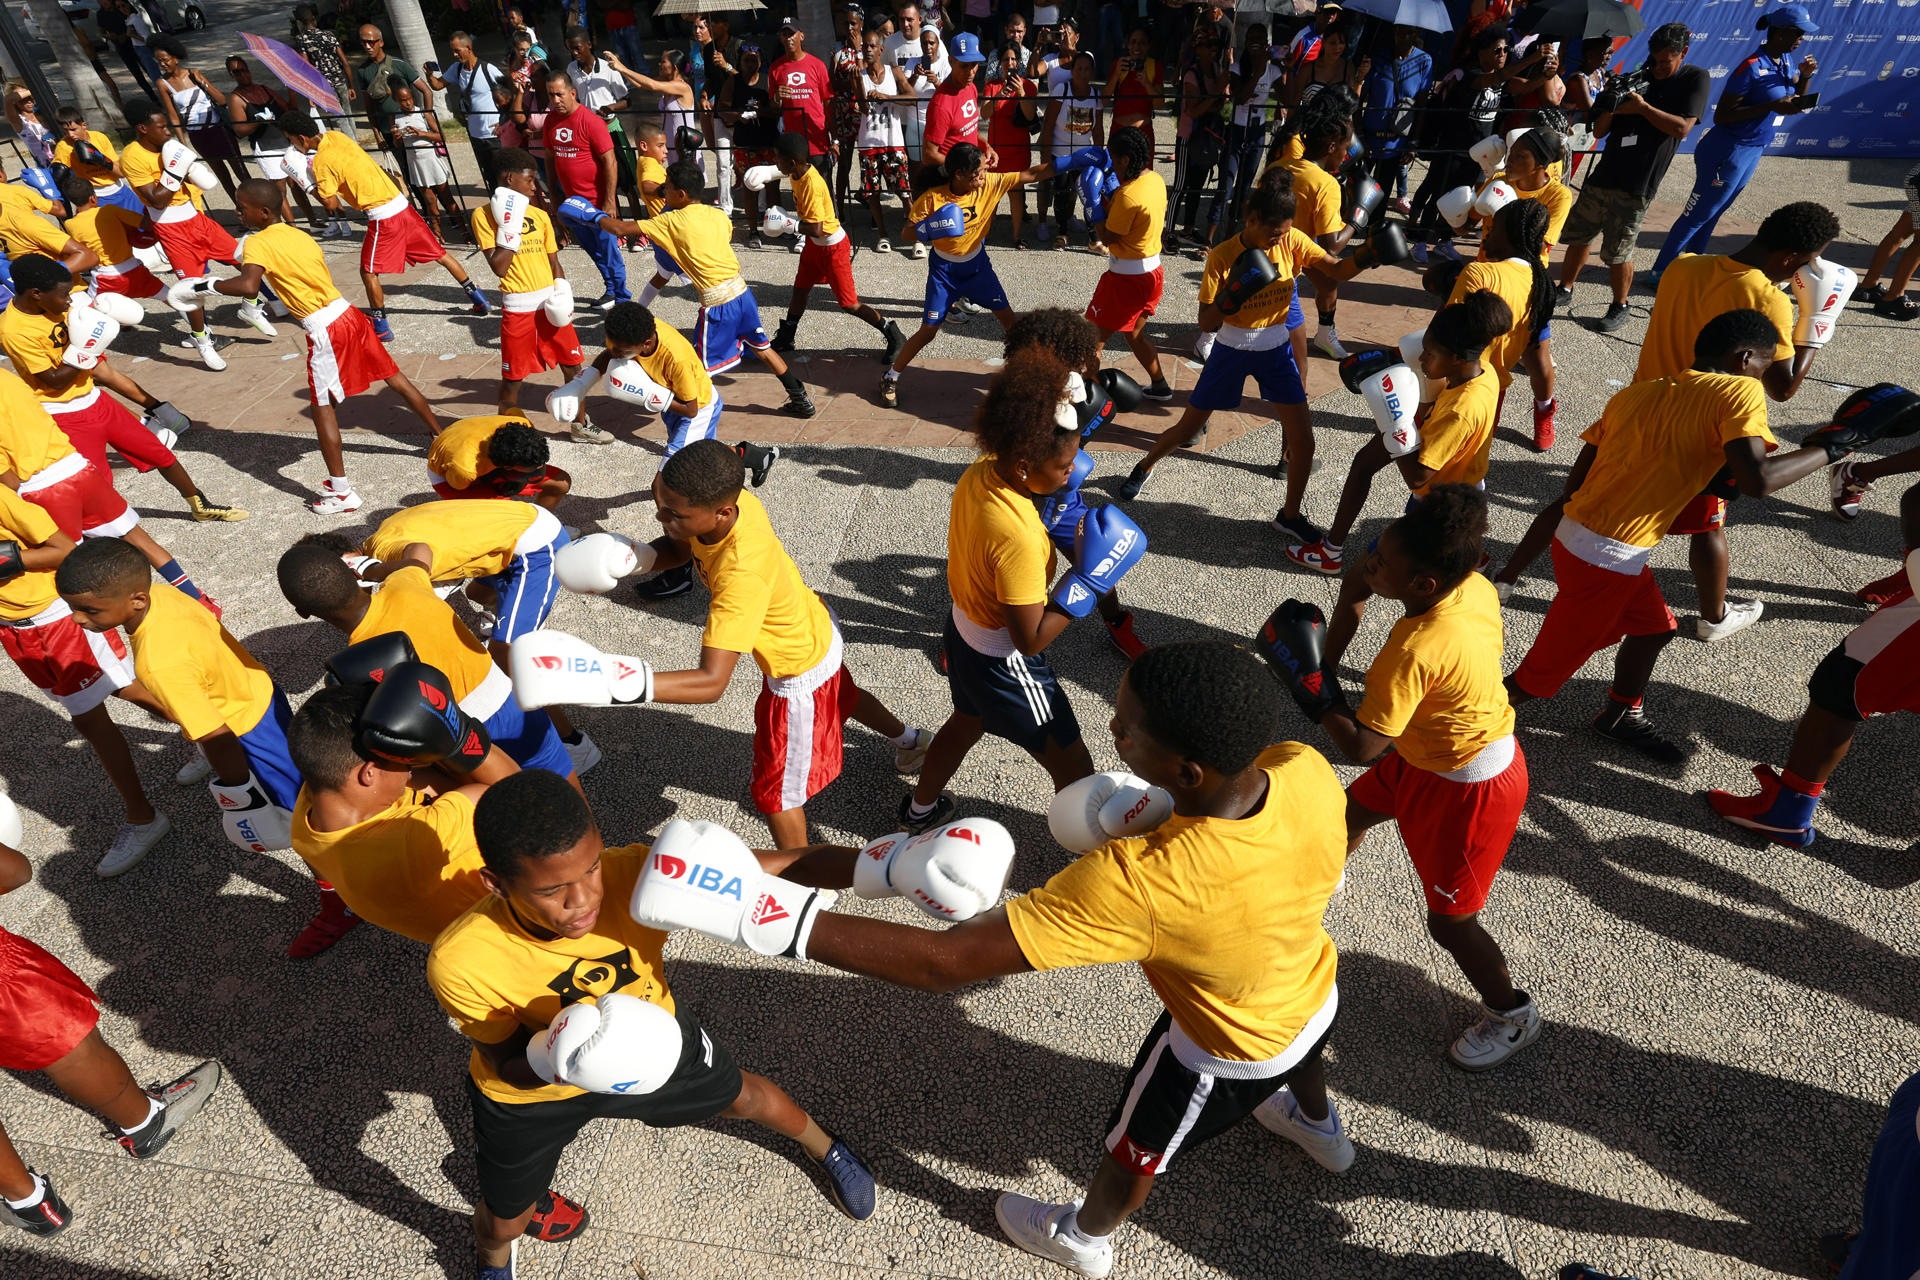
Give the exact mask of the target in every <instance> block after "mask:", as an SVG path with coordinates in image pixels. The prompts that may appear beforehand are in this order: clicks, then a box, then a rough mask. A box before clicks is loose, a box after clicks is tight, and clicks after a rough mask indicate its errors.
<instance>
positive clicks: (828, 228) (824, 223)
mask: <svg viewBox="0 0 1920 1280" xmlns="http://www.w3.org/2000/svg"><path fill="white" fill-rule="evenodd" d="M792 181H793V209H794V214H795V215H796V216H797V217H798V218H799V219H800V221H802V222H817V223H819V224H820V230H819V232H818V233H817V234H818V235H820V236H821V237H822V238H826V237H829V236H831V235H833V233H834V232H836V231H838V230H839V229H840V219H838V218H836V217H834V216H833V195H832V193H831V192H829V191H828V190H827V180H826V179H825V178H823V177H821V176H820V171H819V170H818V169H815V168H814V167H813V166H812V165H808V166H807V167H806V169H805V171H804V172H802V173H801V175H800V176H799V177H797V178H794V179H793V180H792Z"/></svg>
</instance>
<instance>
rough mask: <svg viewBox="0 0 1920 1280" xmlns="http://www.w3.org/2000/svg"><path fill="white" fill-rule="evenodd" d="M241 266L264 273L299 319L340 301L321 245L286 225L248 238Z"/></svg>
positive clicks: (241, 252)
mask: <svg viewBox="0 0 1920 1280" xmlns="http://www.w3.org/2000/svg"><path fill="white" fill-rule="evenodd" d="M329 136H332V135H329ZM240 265H241V266H243V267H259V268H260V269H261V270H262V271H263V272H265V273H266V277H267V283H268V284H270V285H272V286H273V291H274V292H275V293H277V294H279V295H280V301H282V302H284V303H286V304H287V310H289V311H291V312H293V314H294V316H295V318H297V319H300V320H304V319H306V318H307V317H308V316H310V315H312V314H313V313H314V312H316V311H319V310H321V309H322V308H325V307H327V306H330V305H331V304H333V303H334V302H336V301H338V300H339V298H340V290H339V289H337V288H335V287H334V283H333V276H332V275H330V274H329V273H328V271H327V257H326V255H325V254H324V253H322V252H320V242H319V241H317V240H315V239H314V238H313V237H312V236H310V235H308V234H307V233H306V232H304V231H302V230H301V229H300V228H298V227H295V226H289V225H288V224H287V223H284V222H276V223H274V224H273V225H272V226H270V227H267V228H266V229H264V230H261V231H255V232H253V233H252V234H251V235H249V236H247V237H246V239H245V240H243V241H242V242H241V245H240Z"/></svg>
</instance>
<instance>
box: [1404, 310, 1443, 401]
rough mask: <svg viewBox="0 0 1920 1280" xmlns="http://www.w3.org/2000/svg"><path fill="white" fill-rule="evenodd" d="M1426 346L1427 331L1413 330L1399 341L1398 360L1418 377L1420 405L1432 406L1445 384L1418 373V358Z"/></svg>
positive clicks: (1439, 379) (1438, 379)
mask: <svg viewBox="0 0 1920 1280" xmlns="http://www.w3.org/2000/svg"><path fill="white" fill-rule="evenodd" d="M1426 346H1427V331H1426V330H1425V329H1415V330H1414V331H1413V332H1412V333H1409V334H1406V335H1404V336H1403V337H1402V338H1401V339H1400V359H1401V360H1403V361H1405V362H1406V366H1407V368H1409V369H1411V370H1413V371H1414V373H1415V374H1418V375H1419V378H1420V403H1421V404H1432V403H1433V402H1434V399H1435V398H1436V397H1438V396H1439V394H1440V389H1441V387H1443V386H1445V385H1446V383H1445V380H1444V379H1441V378H1429V377H1428V376H1427V375H1426V374H1424V373H1422V372H1421V371H1420V357H1421V356H1422V355H1423V354H1424V353H1425V351H1426Z"/></svg>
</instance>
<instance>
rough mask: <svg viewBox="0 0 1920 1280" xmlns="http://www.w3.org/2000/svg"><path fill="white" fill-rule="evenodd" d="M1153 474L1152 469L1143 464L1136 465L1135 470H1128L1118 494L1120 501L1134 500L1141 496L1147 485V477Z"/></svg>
mask: <svg viewBox="0 0 1920 1280" xmlns="http://www.w3.org/2000/svg"><path fill="white" fill-rule="evenodd" d="M1152 474H1153V472H1152V471H1150V470H1148V469H1147V468H1145V467H1141V466H1135V467H1134V469H1133V470H1131V471H1129V472H1127V478H1126V480H1125V481H1123V482H1122V483H1121V485H1120V490H1119V493H1118V494H1117V496H1118V497H1119V499H1120V501H1122V502H1132V501H1133V500H1134V499H1135V498H1137V497H1139V496H1140V493H1141V491H1142V490H1143V489H1145V488H1146V487H1147V477H1148V476H1150V475H1152Z"/></svg>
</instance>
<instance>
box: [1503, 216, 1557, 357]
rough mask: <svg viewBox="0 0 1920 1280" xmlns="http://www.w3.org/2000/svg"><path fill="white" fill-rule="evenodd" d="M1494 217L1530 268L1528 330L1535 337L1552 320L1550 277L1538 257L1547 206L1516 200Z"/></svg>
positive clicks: (1543, 248) (1542, 249)
mask: <svg viewBox="0 0 1920 1280" xmlns="http://www.w3.org/2000/svg"><path fill="white" fill-rule="evenodd" d="M1493 216H1494V219H1495V220H1496V221H1497V222H1499V224H1500V230H1501V232H1502V233H1504V234H1505V236H1506V237H1507V243H1508V244H1509V245H1511V246H1512V247H1513V251H1514V252H1515V253H1517V254H1519V255H1520V256H1521V257H1523V258H1525V259H1526V260H1527V265H1528V266H1529V267H1531V268H1532V269H1533V286H1532V288H1531V289H1529V290H1528V293H1527V332H1529V333H1531V334H1533V335H1534V337H1535V338H1536V339H1537V338H1538V337H1539V336H1540V331H1541V330H1543V329H1545V328H1546V327H1547V321H1549V320H1551V319H1553V277H1552V276H1550V275H1548V274H1547V268H1546V266H1545V265H1544V264H1543V263H1542V262H1541V260H1540V256H1541V254H1542V253H1544V252H1545V251H1546V247H1547V225H1548V223H1549V221H1550V215H1549V214H1548V213H1547V206H1545V205H1544V204H1541V203H1540V202H1539V201H1538V200H1515V201H1513V202H1512V203H1510V204H1508V205H1507V206H1506V208H1504V209H1502V210H1500V212H1499V213H1496V214H1494V215H1493Z"/></svg>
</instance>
